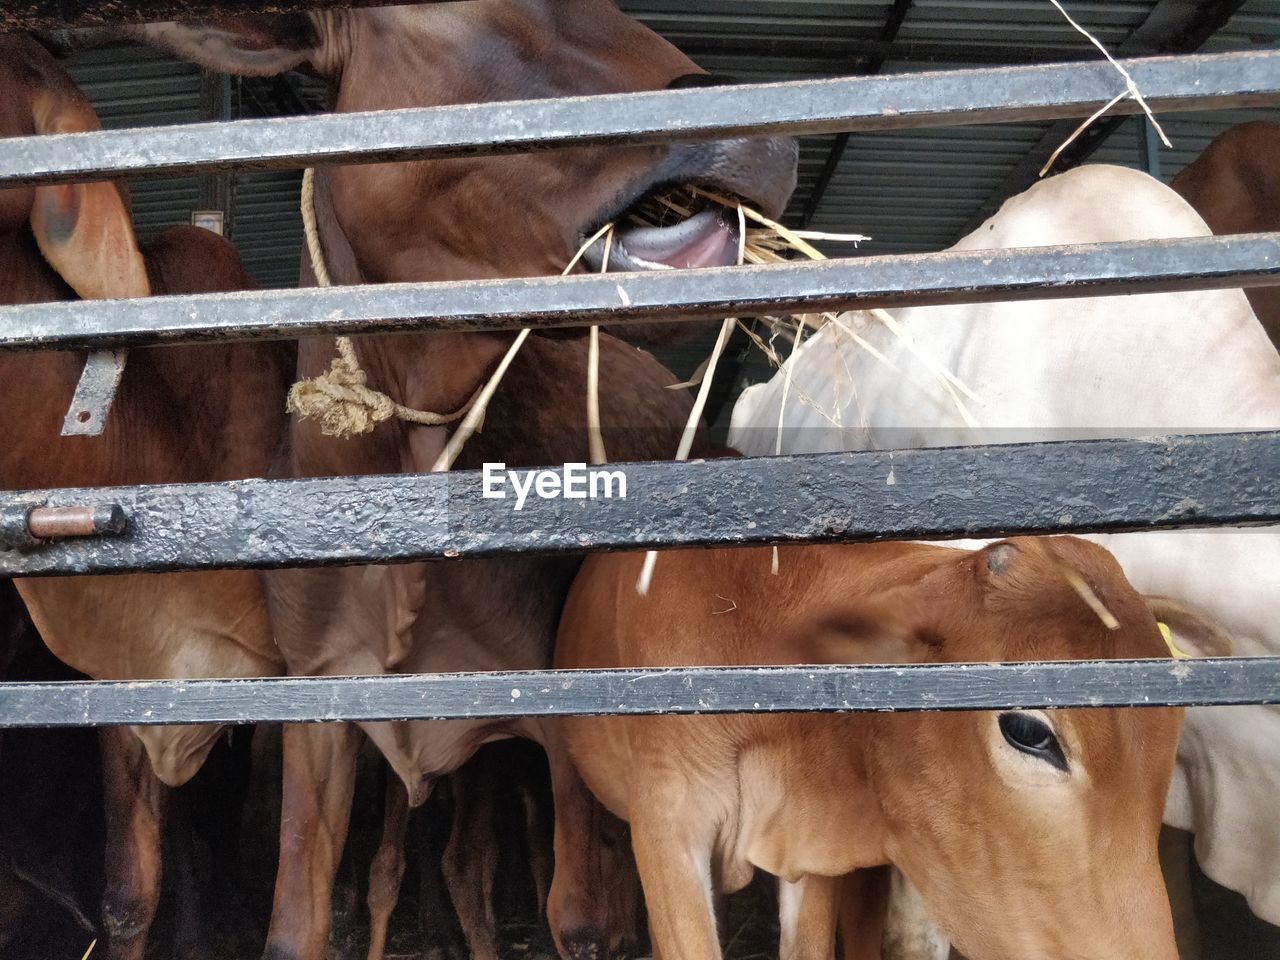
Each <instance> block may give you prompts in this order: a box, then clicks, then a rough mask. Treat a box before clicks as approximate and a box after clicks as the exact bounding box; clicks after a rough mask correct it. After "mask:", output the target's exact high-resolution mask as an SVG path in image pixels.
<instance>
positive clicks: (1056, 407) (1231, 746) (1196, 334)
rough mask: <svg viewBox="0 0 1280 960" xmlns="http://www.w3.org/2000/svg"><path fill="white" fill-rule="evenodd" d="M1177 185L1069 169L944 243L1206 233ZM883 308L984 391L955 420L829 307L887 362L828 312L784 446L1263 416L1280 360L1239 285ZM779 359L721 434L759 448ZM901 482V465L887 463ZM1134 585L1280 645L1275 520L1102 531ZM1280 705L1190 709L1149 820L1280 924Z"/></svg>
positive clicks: (896, 350)
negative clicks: (968, 417) (831, 321)
mask: <svg viewBox="0 0 1280 960" xmlns="http://www.w3.org/2000/svg"><path fill="white" fill-rule="evenodd" d="M1208 232H1209V231H1208V229H1207V228H1206V227H1205V225H1204V222H1203V221H1202V220H1201V219H1200V217H1199V216H1198V215H1197V214H1196V213H1195V212H1194V211H1193V210H1192V209H1191V207H1189V206H1188V205H1187V204H1186V203H1185V202H1184V201H1183V200H1182V199H1181V198H1180V197H1178V195H1177V194H1175V193H1174V192H1173V191H1172V190H1170V189H1169V188H1167V187H1165V186H1164V185H1163V184H1161V183H1159V182H1158V181H1156V180H1154V179H1152V178H1150V177H1148V176H1146V175H1145V174H1142V173H1139V172H1137V171H1133V170H1128V169H1124V168H1118V167H1109V166H1086V167H1080V168H1077V169H1075V170H1073V171H1071V172H1069V173H1065V174H1062V175H1060V176H1057V177H1053V178H1051V179H1049V180H1046V181H1043V182H1041V183H1038V184H1036V185H1035V186H1034V187H1032V188H1031V189H1030V190H1028V191H1027V192H1026V193H1023V194H1021V195H1020V196H1017V197H1014V198H1013V199H1011V200H1010V201H1008V202H1007V203H1006V204H1005V205H1004V207H1002V208H1001V210H1000V211H999V212H998V213H997V214H996V215H995V216H994V217H992V218H991V219H990V220H989V221H987V223H984V224H983V225H982V226H981V227H979V228H978V230H977V231H975V232H974V233H972V234H970V235H969V236H968V237H966V238H965V239H964V240H962V241H961V242H960V243H958V244H957V245H956V247H955V248H953V249H976V248H986V247H1018V246H1045V245H1053V244H1067V243H1090V242H1109V241H1121V240H1136V239H1154V238H1164V237H1185V236H1200V235H1205V234H1207V233H1208ZM894 317H896V319H897V320H898V321H899V322H900V323H901V324H902V326H903V327H904V328H905V329H906V330H907V331H908V332H909V333H910V334H911V335H912V336H913V337H914V339H915V341H916V343H917V345H918V347H919V349H920V350H922V351H924V352H925V353H927V354H928V355H929V356H931V357H933V358H934V359H935V360H936V361H937V362H938V363H939V364H941V365H942V366H944V367H945V368H946V369H948V370H950V371H951V372H952V373H954V374H955V375H956V376H957V377H958V378H959V380H960V381H961V382H963V383H964V384H965V385H966V386H968V387H969V388H970V389H972V390H973V391H974V392H975V393H976V394H977V395H978V396H979V398H980V399H981V401H982V403H981V404H980V405H978V404H970V409H971V411H972V413H973V415H974V416H975V417H976V418H977V420H978V421H979V423H980V425H981V426H980V428H979V429H971V428H969V427H967V426H966V425H965V423H964V420H963V419H962V418H961V416H960V414H959V412H958V410H957V408H956V404H955V402H954V400H953V399H952V398H951V397H950V396H949V395H948V394H947V392H946V391H945V390H944V389H943V388H942V387H941V386H939V382H938V380H937V379H936V378H934V377H933V376H931V375H930V374H929V373H928V372H927V371H926V369H925V367H924V365H923V364H922V363H921V361H920V360H918V359H916V358H915V357H913V356H912V354H911V352H910V351H909V350H908V349H907V348H906V346H905V345H904V344H903V343H902V341H901V340H899V339H898V338H897V337H895V336H894V335H893V334H892V333H891V332H890V331H889V329H888V328H887V327H886V326H885V325H884V324H883V323H882V322H881V321H879V320H876V319H874V318H873V317H872V316H871V315H869V314H848V315H845V318H844V319H845V322H846V323H848V324H850V325H851V326H853V327H855V328H856V329H857V332H858V333H859V334H860V335H861V336H862V337H864V338H865V339H866V340H867V341H868V342H870V343H871V344H872V345H873V346H875V347H876V348H877V349H878V350H880V351H881V352H882V353H884V354H885V355H887V356H888V357H889V358H890V359H891V360H892V362H893V364H894V366H895V367H896V368H897V370H896V371H895V370H892V369H889V368H888V367H887V366H886V365H884V364H883V363H881V362H880V361H879V360H877V359H875V358H874V357H873V356H872V355H871V354H870V353H868V352H867V351H866V350H865V349H863V348H862V347H860V346H857V345H856V344H855V343H854V342H853V341H852V340H851V338H850V337H849V336H848V335H847V334H845V333H843V332H841V331H840V330H839V329H838V328H836V327H832V326H828V327H827V328H825V329H824V330H823V331H822V332H820V333H819V334H817V335H816V336H814V337H812V338H811V339H810V340H809V341H808V342H806V343H805V344H804V345H802V346H801V347H800V348H799V349H798V350H797V352H796V354H795V356H794V357H793V358H792V359H791V361H790V362H789V363H788V365H787V370H788V372H789V373H790V375H791V379H792V383H791V388H790V392H789V394H788V399H787V407H786V415H785V420H784V426H783V432H782V437H781V452H783V453H805V452H812V453H816V452H823V451H838V450H862V449H889V448H895V447H923V446H942V445H949V444H960V445H967V444H975V443H1003V442H1013V441H1026V440H1057V439H1072V438H1080V437H1121V436H1138V435H1143V434H1156V435H1159V434H1168V433H1197V432H1211V431H1221V430H1227V431H1230V430H1252V429H1274V428H1280V356H1278V355H1277V353H1276V351H1275V350H1274V348H1273V347H1272V346H1271V343H1270V342H1269V341H1268V339H1267V337H1266V335H1265V334H1264V333H1263V330H1262V327H1261V325H1260V324H1259V323H1258V321H1257V319H1256V317H1254V315H1253V313H1252V312H1251V310H1250V309H1249V306H1248V302H1247V301H1246V300H1245V298H1244V296H1243V294H1241V293H1240V291H1238V290H1221V291H1211V292H1203V293H1169V294H1146V295H1132V296H1118V297H1106V298H1103V297H1098V298H1089V299H1077V300H1056V301H1054V300H1049V301H1035V302H1023V303H1002V304H979V305H963V306H950V307H917V308H912V309H908V310H900V311H897V312H895V313H894ZM783 388H784V375H783V374H782V373H781V372H780V373H778V374H777V375H775V376H774V378H773V379H772V380H770V381H769V382H768V383H764V384H760V385H757V386H754V387H750V388H749V389H748V390H746V391H745V392H744V393H743V395H742V397H741V398H740V399H739V401H738V403H737V405H736V406H735V408H734V411H733V417H732V421H731V427H730V433H729V443H730V444H731V445H732V446H734V447H735V448H736V449H738V450H740V451H742V452H743V453H746V454H754V455H762V454H772V453H774V452H775V443H776V442H777V437H778V435H777V429H776V428H777V425H778V410H779V406H780V403H781V398H782V395H783ZM895 479H896V481H897V482H902V481H901V479H900V478H895ZM1094 539H1097V540H1098V541H1099V542H1100V543H1102V544H1103V545H1104V546H1106V547H1107V548H1108V549H1110V550H1111V551H1112V552H1113V553H1115V555H1116V556H1117V557H1118V559H1119V560H1120V562H1121V564H1122V565H1123V567H1124V569H1125V571H1126V573H1127V575H1128V576H1129V578H1130V579H1131V580H1132V581H1133V583H1134V584H1135V586H1136V587H1137V588H1138V589H1139V590H1141V591H1143V592H1144V593H1148V594H1160V595H1164V596H1168V597H1171V598H1174V599H1177V600H1179V601H1181V602H1183V603H1185V604H1186V605H1188V606H1190V607H1192V608H1194V609H1195V610H1196V611H1197V612H1198V613H1199V614H1201V615H1202V616H1205V617H1207V618H1208V619H1210V620H1213V621H1214V622H1216V623H1217V624H1218V625H1219V626H1220V627H1222V628H1223V629H1224V630H1225V631H1226V632H1227V633H1228V634H1229V635H1230V636H1231V637H1232V640H1233V643H1234V652H1235V653H1236V654H1243V655H1272V656H1274V655H1277V654H1280V618H1278V617H1276V616H1275V611H1276V610H1278V609H1280V534H1277V533H1275V532H1273V531H1270V530H1252V531H1209V532H1195V533H1192V532H1163V533H1160V532H1157V533H1141V534H1115V535H1109V536H1099V537H1096V538H1094ZM1278 796H1280V708H1275V707H1212V708H1197V709H1191V710H1189V711H1188V712H1187V722H1186V730H1185V733H1184V735H1183V739H1182V743H1181V746H1180V748H1179V754H1178V770H1177V773H1176V775H1175V782H1174V787H1173V790H1172V791H1171V796H1170V798H1169V803H1168V808H1167V810H1166V820H1167V822H1168V823H1170V824H1171V825H1174V826H1178V827H1182V828H1184V829H1189V830H1193V831H1194V832H1195V833H1196V838H1195V847H1196V853H1197V857H1198V859H1199V861H1200V863H1201V865H1202V866H1203V868H1204V870H1205V872H1206V873H1207V874H1208V875H1209V876H1210V877H1212V878H1213V879H1214V880H1216V881H1218V882H1219V883H1221V884H1223V885H1224V886H1227V887H1229V888H1231V889H1233V890H1237V891H1239V892H1241V893H1243V894H1244V895H1245V896H1246V897H1247V898H1248V900H1249V904H1250V906H1251V907H1252V908H1253V910H1254V911H1255V912H1256V913H1257V914H1258V915H1259V916H1261V917H1263V918H1264V919H1266V920H1268V921H1270V922H1272V923H1280V866H1278V865H1280V805H1278V804H1277V801H1276V798H1277V797H1278Z"/></svg>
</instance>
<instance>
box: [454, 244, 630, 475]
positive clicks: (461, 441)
mask: <svg viewBox="0 0 1280 960" xmlns="http://www.w3.org/2000/svg"><path fill="white" fill-rule="evenodd" d="M612 230H613V224H612V223H606V224H605V225H604V226H603V227H601V228H600V229H599V230H597V231H596V232H595V233H593V234H592V235H591V236H590V238H588V239H587V240H586V242H584V243H583V244H582V246H580V247H579V248H578V252H577V253H575V254H574V255H573V258H572V259H571V260H570V261H569V263H568V265H567V266H565V268H564V270H562V271H561V273H560V275H561V276H564V275H566V274H568V272H569V271H570V270H572V269H573V268H574V267H576V266H577V265H578V261H579V260H581V259H582V255H583V254H584V253H586V252H587V250H588V249H589V248H590V247H591V245H592V244H593V243H595V242H596V241H597V240H599V239H600V238H601V237H602V236H604V235H605V234H606V233H609V232H610V231H612ZM529 332H530V330H529V328H528V327H525V328H524V329H522V330H521V331H520V332H519V333H518V334H517V335H516V338H515V340H514V341H512V343H511V346H510V347H508V348H507V352H506V354H505V355H504V356H503V358H502V360H501V362H499V364H498V368H497V369H496V370H494V371H493V374H492V375H491V376H490V377H489V380H488V382H487V383H486V384H485V385H484V386H483V387H481V388H480V392H479V393H477V394H476V395H475V398H474V399H473V400H472V403H471V409H470V410H468V411H467V415H466V417H465V418H463V421H462V423H461V424H459V425H458V429H457V430H455V431H454V432H453V436H451V437H450V438H449V442H448V443H446V444H445V447H444V449H443V450H442V451H440V456H439V457H437V458H436V462H435V463H434V464H432V466H431V470H432V472H433V473H435V472H441V471H446V470H449V469H451V468H452V467H453V464H454V461H455V460H457V459H458V454H460V453H461V452H462V448H463V446H464V445H465V444H466V442H467V441H468V440H470V439H471V436H472V434H474V433H475V432H476V431H477V430H478V429H479V428H480V425H481V424H482V423H484V415H485V411H486V410H488V409H489V401H490V400H491V399H492V398H493V395H494V393H495V392H496V391H497V389H498V385H499V384H500V383H502V378H503V377H504V376H506V374H507V368H508V367H510V366H511V361H513V360H514V359H515V358H516V354H517V353H519V352H520V348H521V347H522V346H524V342H525V340H527V339H528V338H529Z"/></svg>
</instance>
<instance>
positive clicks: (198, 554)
mask: <svg viewBox="0 0 1280 960" xmlns="http://www.w3.org/2000/svg"><path fill="white" fill-rule="evenodd" d="M499 456H500V453H499ZM577 467H578V468H579V469H586V468H585V466H584V465H582V464H579V465H577ZM591 469H597V468H591ZM598 469H600V470H604V471H607V472H612V471H617V474H618V475H619V476H620V478H621V479H619V476H602V477H601V478H600V480H599V483H598V484H591V487H592V488H593V489H597V490H598V491H599V492H600V493H601V495H600V496H596V497H581V498H555V499H541V498H538V497H534V496H530V497H528V498H527V499H523V500H521V501H520V502H517V495H516V494H515V493H513V487H512V485H511V483H510V481H509V479H507V478H506V477H505V474H501V473H500V479H499V480H498V481H492V480H491V481H490V483H489V484H486V481H485V474H484V473H483V472H482V471H478V470H469V471H459V472H456V473H447V474H440V473H430V474H401V475H384V476H364V477H341V478H330V479H303V480H242V481H236V482H230V483H203V484H190V485H181V484H179V485H170V486H142V487H114V488H112V487H108V488H101V489H76V490H39V491H28V492H22V493H10V494H5V495H0V514H4V513H7V512H13V511H22V510H24V509H28V508H29V507H31V506H61V505H80V504H83V503H86V502H99V503H114V504H119V505H120V507H121V509H122V510H123V512H124V514H125V516H126V517H127V518H128V521H129V530H128V533H127V534H125V535H123V536H118V537H95V538H88V539H77V540H52V541H41V542H39V543H37V544H35V545H31V546H28V547H27V548H26V549H17V550H10V551H7V552H6V551H0V576H2V575H11V576H23V575H45V574H57V575H63V574H79V573H121V572H128V571H135V570H141V571H173V570H195V569H213V568H229V567H256V568H271V567H302V566H323V565H335V564H361V563H405V562H410V561H415V560H424V559H432V558H475V557H492V556H499V555H508V554H543V555H552V554H579V553H584V552H589V551H594V550H630V549H644V548H650V547H652V548H664V547H693V546H736V545H751V544H769V543H799V542H847V541H866V540H902V539H948V538H953V537H986V536H998V535H1006V534H1033V533H1051V532H1052V533H1064V532H1075V531H1085V530H1112V531H1118V530H1146V529H1154V528H1174V527H1204V526H1225V525H1233V524H1235V525H1257V524H1278V523H1280V431H1275V432H1265V433H1248V434H1216V435H1208V436H1198V437H1151V438H1146V439H1137V440H1084V441H1067V442H1056V443H1036V444H1002V445H992V446H976V447H952V448H942V449H922V450H895V451H876V452H865V453H833V454H817V455H807V456H790V457H763V458H756V459H727V460H710V461H693V462H687V463H670V462H665V463H629V464H614V465H609V466H605V467H601V468H598ZM887 478H892V482H891V483H886V479H887ZM580 479H581V478H579V480H580ZM575 482H578V481H575ZM494 483H496V484H497V486H494ZM579 489H582V488H579ZM1064 504H1070V508H1069V509H1066V508H1064V506H1063V505H1064Z"/></svg>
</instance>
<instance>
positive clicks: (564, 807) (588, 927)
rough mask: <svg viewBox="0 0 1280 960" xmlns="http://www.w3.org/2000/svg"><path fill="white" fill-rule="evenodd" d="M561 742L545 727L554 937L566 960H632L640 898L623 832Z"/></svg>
mask: <svg viewBox="0 0 1280 960" xmlns="http://www.w3.org/2000/svg"><path fill="white" fill-rule="evenodd" d="M558 734H559V728H558V727H557V726H555V725H552V724H547V730H546V732H545V733H544V734H543V737H542V739H543V743H544V747H545V749H546V752H547V761H548V763H549V764H550V767H551V790H552V795H553V798H554V803H553V805H552V806H553V811H554V815H555V838H554V850H555V869H554V873H553V875H552V881H551V893H550V896H549V897H548V899H547V922H548V923H549V925H550V927H551V936H552V939H553V940H554V941H555V945H556V949H557V950H558V951H559V953H560V955H561V956H562V957H564V958H565V960H599V958H607V957H616V956H626V955H630V953H631V952H632V951H634V947H635V939H636V929H635V924H636V914H637V912H638V910H637V907H638V903H639V896H640V891H639V887H638V884H637V875H636V869H635V862H634V860H633V859H632V857H631V851H630V849H629V844H628V841H627V838H626V836H625V831H624V830H623V829H622V826H621V824H620V823H618V822H617V821H615V820H614V819H613V818H612V816H611V815H610V814H609V812H608V811H606V810H605V809H604V808H603V807H602V806H600V804H599V802H598V801H597V800H596V798H595V797H594V796H592V795H591V791H590V790H588V789H587V785H586V784H585V783H583V782H582V778H581V777H580V776H579V775H578V771H577V769H576V768H575V767H574V766H573V763H572V761H571V760H570V758H569V751H568V749H567V748H566V747H565V746H564V745H563V744H562V743H561V742H560V741H559V739H558ZM654 949H655V950H656V949H657V947H656V945H655V947H654Z"/></svg>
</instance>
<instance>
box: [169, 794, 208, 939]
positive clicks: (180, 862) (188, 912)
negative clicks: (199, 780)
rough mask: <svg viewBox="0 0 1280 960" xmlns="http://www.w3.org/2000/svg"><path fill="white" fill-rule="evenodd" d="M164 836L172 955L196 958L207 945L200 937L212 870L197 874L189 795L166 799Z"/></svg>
mask: <svg viewBox="0 0 1280 960" xmlns="http://www.w3.org/2000/svg"><path fill="white" fill-rule="evenodd" d="M166 819H167V821H168V822H167V829H166V833H167V835H168V840H169V843H168V853H169V856H168V858H167V859H168V862H169V876H170V877H171V878H172V880H173V881H174V882H173V883H172V884H171V887H172V889H173V891H174V893H175V894H176V896H175V897H174V900H175V901H176V903H175V910H174V914H175V916H174V924H173V925H174V931H173V953H174V956H175V957H194V956H199V954H200V953H201V952H202V948H204V947H205V946H206V944H207V941H206V939H205V935H204V927H205V925H206V924H205V922H204V921H205V920H206V918H207V916H208V902H207V901H208V896H207V893H208V891H209V888H210V886H211V883H210V882H209V881H210V880H211V879H212V877H211V874H212V867H211V866H210V865H208V864H205V866H206V867H207V868H208V869H205V870H201V863H200V860H201V858H200V853H199V851H198V850H197V849H196V847H197V842H196V836H195V819H194V817H193V816H192V798H191V796H190V793H189V791H186V790H182V789H178V790H175V791H174V793H173V795H172V796H171V797H170V798H169V815H168V817H167V818H166Z"/></svg>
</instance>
